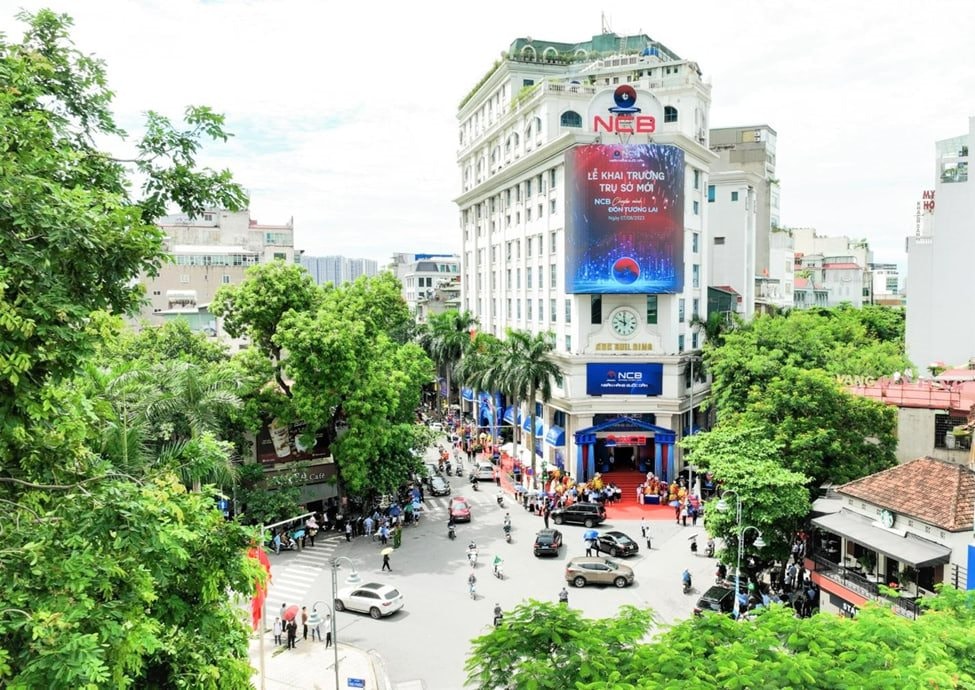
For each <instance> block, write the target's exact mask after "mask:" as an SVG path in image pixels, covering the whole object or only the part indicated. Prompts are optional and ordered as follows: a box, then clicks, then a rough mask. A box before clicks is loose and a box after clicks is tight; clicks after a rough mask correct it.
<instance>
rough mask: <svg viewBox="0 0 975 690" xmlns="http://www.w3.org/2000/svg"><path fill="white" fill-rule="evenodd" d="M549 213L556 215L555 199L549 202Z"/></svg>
mask: <svg viewBox="0 0 975 690" xmlns="http://www.w3.org/2000/svg"><path fill="white" fill-rule="evenodd" d="M548 212H549V213H555V199H549V202H548Z"/></svg>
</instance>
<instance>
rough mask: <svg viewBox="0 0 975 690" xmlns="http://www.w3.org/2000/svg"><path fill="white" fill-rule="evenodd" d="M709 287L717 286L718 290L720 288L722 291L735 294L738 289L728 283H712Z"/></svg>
mask: <svg viewBox="0 0 975 690" xmlns="http://www.w3.org/2000/svg"><path fill="white" fill-rule="evenodd" d="M711 287H714V288H717V289H718V290H722V291H723V292H727V293H729V294H731V295H737V294H738V291H737V290H735V289H734V288H733V287H731V286H730V285H712V286H711Z"/></svg>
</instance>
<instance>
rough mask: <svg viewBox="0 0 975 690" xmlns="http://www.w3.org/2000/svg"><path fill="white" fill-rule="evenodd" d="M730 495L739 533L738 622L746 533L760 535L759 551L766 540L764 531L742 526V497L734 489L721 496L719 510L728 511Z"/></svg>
mask: <svg viewBox="0 0 975 690" xmlns="http://www.w3.org/2000/svg"><path fill="white" fill-rule="evenodd" d="M728 494H734V495H735V527H736V528H737V530H736V531H737V532H738V554H737V557H736V564H735V609H734V610H735V620H738V619H739V617H740V615H741V601H740V599H739V598H738V597H739V595H740V594H741V552H742V551H744V550H745V533H746V532H747V531H748V530H750V529H753V530H755V531H756V532H757V533H758V538H757V539H756V540H755V541H754V544H755V546H756V547H757V548H759V549H761V548H763V547H764V546H765V540H764V539H762V530H760V529H759V528H758V527H754V526H752V525H745V526H743V525H742V524H741V496H739V495H738V492H737V491H735V490H734V489H729V490H727V491H725V492H724V493H723V494H721V499H720V500H719V501H718V510H720V511H721V512H722V513H723V512H725V511H727V510H728V508H729V507H730V506H729V505H728V501H727V500H725V496H727V495H728Z"/></svg>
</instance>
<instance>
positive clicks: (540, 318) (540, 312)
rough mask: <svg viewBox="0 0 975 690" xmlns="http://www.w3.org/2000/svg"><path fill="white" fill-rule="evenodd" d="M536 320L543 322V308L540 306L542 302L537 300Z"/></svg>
mask: <svg viewBox="0 0 975 690" xmlns="http://www.w3.org/2000/svg"><path fill="white" fill-rule="evenodd" d="M537 313H538V320H539V321H540V322H542V323H544V322H545V307H543V306H542V300H538V312H537Z"/></svg>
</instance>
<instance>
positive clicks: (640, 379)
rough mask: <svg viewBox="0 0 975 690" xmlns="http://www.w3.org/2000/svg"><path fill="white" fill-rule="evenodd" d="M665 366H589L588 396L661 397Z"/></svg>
mask: <svg viewBox="0 0 975 690" xmlns="http://www.w3.org/2000/svg"><path fill="white" fill-rule="evenodd" d="M663 373H664V366H663V364H628V363H619V364H587V365H586V394H587V395H660V393H661V392H662V391H663Z"/></svg>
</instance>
